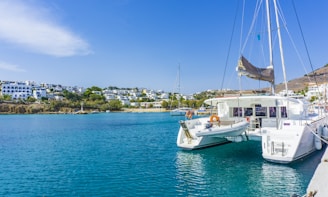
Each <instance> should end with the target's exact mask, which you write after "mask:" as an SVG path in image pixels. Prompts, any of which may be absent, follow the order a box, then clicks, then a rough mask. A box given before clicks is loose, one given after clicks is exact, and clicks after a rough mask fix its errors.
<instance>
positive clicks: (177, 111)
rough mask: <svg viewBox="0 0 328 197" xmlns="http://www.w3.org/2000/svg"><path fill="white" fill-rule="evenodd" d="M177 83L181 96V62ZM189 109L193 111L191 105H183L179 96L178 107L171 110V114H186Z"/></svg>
mask: <svg viewBox="0 0 328 197" xmlns="http://www.w3.org/2000/svg"><path fill="white" fill-rule="evenodd" d="M177 83H178V93H179V96H180V64H179V67H178V74H177ZM188 111H192V108H190V107H181V102H180V98H178V107H177V108H176V109H173V110H171V111H170V115H171V116H184V115H186V113H187V112H188Z"/></svg>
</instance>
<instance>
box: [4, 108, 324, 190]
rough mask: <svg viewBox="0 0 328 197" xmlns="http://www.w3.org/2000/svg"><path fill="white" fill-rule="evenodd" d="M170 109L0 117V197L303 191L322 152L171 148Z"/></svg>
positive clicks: (246, 145) (174, 123)
mask: <svg viewBox="0 0 328 197" xmlns="http://www.w3.org/2000/svg"><path fill="white" fill-rule="evenodd" d="M182 118H183V117H171V116H170V115H169V113H106V114H92V115H91V114H90V115H1V116H0V125H1V127H0V161H1V162H0V196H291V195H292V194H299V195H303V194H305V193H306V187H307V185H308V183H309V181H310V179H311V177H312V175H313V173H314V170H315V168H316V166H317V164H318V162H319V160H320V156H321V154H322V151H321V152H316V153H315V154H313V155H311V156H310V157H308V158H306V159H304V160H302V161H299V162H297V163H294V164H292V165H277V164H272V163H268V162H266V161H264V160H263V159H262V156H261V144H260V143H259V142H253V141H250V142H242V143H230V144H226V145H224V146H218V147H213V148H208V149H203V150H197V151H192V152H188V151H182V150H180V149H178V148H177V147H176V136H177V132H178V128H179V124H178V121H179V119H182Z"/></svg>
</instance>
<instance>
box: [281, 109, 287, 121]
mask: <svg viewBox="0 0 328 197" xmlns="http://www.w3.org/2000/svg"><path fill="white" fill-rule="evenodd" d="M280 111H281V117H282V118H287V109H286V107H281V108H280Z"/></svg>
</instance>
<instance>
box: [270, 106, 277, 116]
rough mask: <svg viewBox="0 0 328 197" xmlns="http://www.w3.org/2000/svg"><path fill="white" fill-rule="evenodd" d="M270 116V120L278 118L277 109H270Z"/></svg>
mask: <svg viewBox="0 0 328 197" xmlns="http://www.w3.org/2000/svg"><path fill="white" fill-rule="evenodd" d="M269 115H270V118H274V117H276V116H277V115H276V107H269Z"/></svg>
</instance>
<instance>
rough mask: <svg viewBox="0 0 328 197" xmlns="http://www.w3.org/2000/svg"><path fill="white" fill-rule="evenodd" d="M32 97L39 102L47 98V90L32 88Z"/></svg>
mask: <svg viewBox="0 0 328 197" xmlns="http://www.w3.org/2000/svg"><path fill="white" fill-rule="evenodd" d="M33 97H34V98H36V99H38V100H40V99H41V98H42V97H47V90H46V89H45V88H41V87H39V88H34V90H33Z"/></svg>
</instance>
